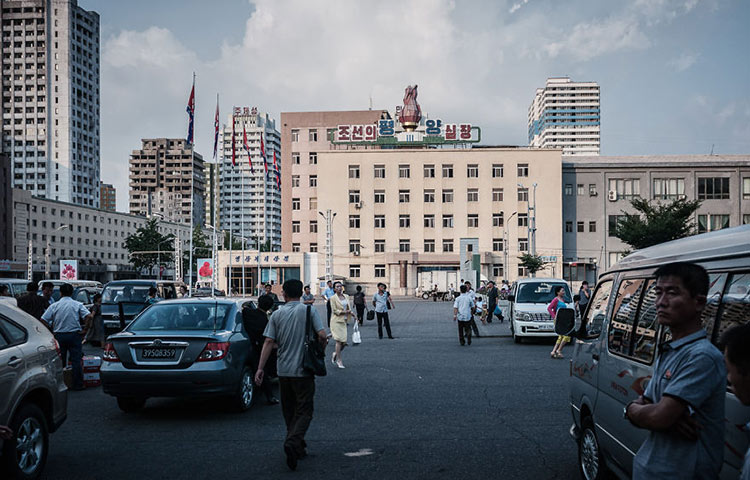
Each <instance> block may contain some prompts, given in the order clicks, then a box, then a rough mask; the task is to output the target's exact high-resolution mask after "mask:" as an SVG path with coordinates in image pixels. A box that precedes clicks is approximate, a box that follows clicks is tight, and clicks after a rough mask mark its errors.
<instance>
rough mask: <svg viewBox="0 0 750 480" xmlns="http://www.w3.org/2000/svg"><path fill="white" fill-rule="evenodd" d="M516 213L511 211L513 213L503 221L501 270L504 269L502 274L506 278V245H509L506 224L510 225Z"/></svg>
mask: <svg viewBox="0 0 750 480" xmlns="http://www.w3.org/2000/svg"><path fill="white" fill-rule="evenodd" d="M517 213H518V212H513V213H511V214H510V216H509V217H508V219H507V220H506V221H505V228H503V254H504V255H503V256H504V260H503V270H504V271H503V276H504V277H505V278H508V272H509V270H508V260H509V258H508V247H509V245H508V240H509V239H508V225H510V220H511V219H512V218H513V217H515V216H516V214H517Z"/></svg>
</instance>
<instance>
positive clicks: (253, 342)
mask: <svg viewBox="0 0 750 480" xmlns="http://www.w3.org/2000/svg"><path fill="white" fill-rule="evenodd" d="M271 308H273V299H272V298H271V297H270V296H269V295H261V296H260V298H259V299H258V307H257V308H250V305H247V306H245V307H244V308H243V309H242V325H243V326H244V327H245V332H247V336H248V339H249V340H250V346H251V348H252V351H251V352H250V357H251V359H252V360H251V361H252V362H253V368H255V369H256V371H257V369H258V365H259V364H260V352H261V351H262V350H263V342H264V340H265V339H264V338H263V332H265V330H266V326H267V325H268V312H269V311H270V310H271ZM275 365H276V349H275V348H274V349H273V350H272V351H271V354H270V355H269V357H268V360H267V361H266V364H265V367H264V372H263V381H262V382H261V384H260V390H261V392H263V394H264V395H265V396H266V403H267V404H268V405H276V404H278V403H279V400H278V399H277V398H276V397H274V396H273V387H272V386H271V379H270V378H269V377H271V376H273V374H274V373H275V370H276V369H275V368H274V367H275Z"/></svg>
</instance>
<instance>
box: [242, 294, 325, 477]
mask: <svg viewBox="0 0 750 480" xmlns="http://www.w3.org/2000/svg"><path fill="white" fill-rule="evenodd" d="M281 290H282V295H283V297H284V301H285V302H286V303H285V304H284V305H282V306H281V308H279V309H278V310H277V311H276V312H274V313H273V315H271V319H270V320H269V322H268V325H267V326H266V331H265V332H263V336H264V337H266V338H265V341H264V342H263V350H262V352H261V354H260V363H259V364H258V370H257V371H256V372H255V383H256V384H257V385H261V384H262V383H263V377H264V373H263V372H264V370H263V369H264V368H265V366H266V362H267V361H268V357H269V356H270V354H271V351H272V350H273V345H274V343H276V344H277V345H278V352H279V353H278V361H277V369H278V372H279V393H280V396H281V411H282V412H283V414H284V421H285V423H286V431H287V434H286V439H285V440H284V453H285V454H286V464H287V466H288V467H289V468H290V469H291V470H296V469H297V460H299V459H300V458H304V457H305V456H306V455H307V443H305V433H306V432H307V429H308V427H309V426H310V422H311V421H312V416H313V407H314V397H315V377H314V376H313V375H312V374H311V373H309V372H306V371H305V370H304V369H303V368H302V360H303V358H304V352H305V339H306V337H307V335H308V332H307V330H306V326H307V312H308V309H309V312H310V322H311V324H312V329H313V330H314V331H315V332H316V334H317V336H318V341H319V342H320V343H321V344H322V345H323V346H325V345H326V344H327V343H328V338H327V336H326V331H325V329H324V327H323V322H321V321H320V317H319V316H318V312H316V311H315V309H314V308H312V307H310V306H307V305H303V304H302V303H300V296H301V295H302V282H300V281H299V280H287V281H286V282H284V284H283V285H282V287H281Z"/></svg>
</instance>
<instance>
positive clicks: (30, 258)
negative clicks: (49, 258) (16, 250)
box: [26, 239, 34, 281]
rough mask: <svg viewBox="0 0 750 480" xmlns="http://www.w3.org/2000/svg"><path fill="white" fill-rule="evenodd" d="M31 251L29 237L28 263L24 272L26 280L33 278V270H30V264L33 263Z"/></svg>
mask: <svg viewBox="0 0 750 480" xmlns="http://www.w3.org/2000/svg"><path fill="white" fill-rule="evenodd" d="M31 252H33V250H32V247H31V239H29V264H28V270H27V272H26V277H27V280H28V281H32V280H34V271H33V270H32V266H33V264H34V257H33V256H32V254H31Z"/></svg>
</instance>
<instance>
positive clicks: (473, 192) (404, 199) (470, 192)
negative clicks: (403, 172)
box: [310, 177, 529, 204]
mask: <svg viewBox="0 0 750 480" xmlns="http://www.w3.org/2000/svg"><path fill="white" fill-rule="evenodd" d="M315 182H316V185H317V177H316V178H315ZM310 186H312V179H311V185H310ZM422 194H423V197H422V199H423V201H424V203H435V190H434V189H430V188H427V189H424V190H423V192H422ZM454 197H455V195H454V192H453V189H452V188H444V189H443V190H441V200H442V202H443V203H453V199H454ZM517 198H518V201H519V202H528V201H529V190H528V189H527V188H519V189H518V190H517ZM503 199H504V190H503V189H502V188H493V189H492V201H493V202H502V201H503ZM361 201H362V197H361V193H360V191H359V190H349V203H353V204H358V203H360V202H361ZM410 201H411V190H408V189H403V190H399V191H398V203H409V202H410ZM466 201H467V202H478V201H479V189H478V188H469V189H467V190H466ZM373 202H374V203H385V190H374V191H373Z"/></svg>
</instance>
